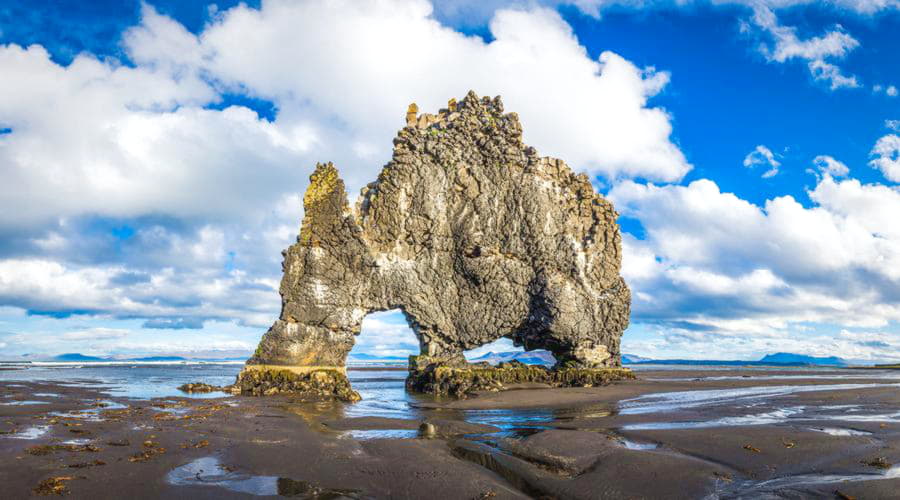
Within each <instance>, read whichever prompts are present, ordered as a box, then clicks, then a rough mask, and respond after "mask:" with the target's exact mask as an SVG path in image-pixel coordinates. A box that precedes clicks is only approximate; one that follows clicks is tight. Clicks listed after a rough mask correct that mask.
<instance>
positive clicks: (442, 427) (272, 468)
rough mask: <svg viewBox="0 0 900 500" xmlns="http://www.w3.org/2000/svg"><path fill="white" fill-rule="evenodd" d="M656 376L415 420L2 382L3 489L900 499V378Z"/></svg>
mask: <svg viewBox="0 0 900 500" xmlns="http://www.w3.org/2000/svg"><path fill="white" fill-rule="evenodd" d="M638 375H639V377H640V379H639V380H635V381H628V382H620V383H617V384H615V385H612V386H608V387H599V388H584V389H540V388H528V389H521V390H510V391H506V392H499V393H486V394H479V395H477V396H476V397H473V398H469V399H466V400H444V401H435V400H434V399H431V398H427V397H415V398H411V399H410V400H409V402H408V403H409V405H411V406H412V408H406V407H405V406H404V405H405V404H406V403H404V404H399V405H394V402H393V401H391V400H390V398H389V397H388V398H385V400H384V401H374V402H372V401H370V402H369V403H368V405H367V404H366V402H365V401H364V402H363V403H361V404H359V405H357V406H348V405H344V404H340V403H297V402H294V401H292V400H291V398H289V397H283V396H282V397H270V398H253V397H235V396H226V395H222V397H221V398H213V399H192V398H186V397H168V398H157V399H150V400H135V399H129V398H122V397H111V396H110V395H108V394H106V393H104V392H102V390H101V389H100V388H96V387H93V386H92V385H91V384H90V383H89V382H86V383H84V384H51V383H37V382H16V383H7V382H0V433H2V434H0V484H2V491H3V497H4V498H25V497H28V496H30V495H36V494H39V493H49V494H53V492H54V488H56V489H57V491H58V492H61V493H67V494H69V495H71V496H72V497H73V498H123V497H131V498H243V497H247V496H250V495H272V496H274V495H279V494H281V495H282V496H295V497H301V498H466V499H468V498H528V497H532V498H534V497H548V498H698V499H700V498H841V496H840V495H845V496H846V497H854V498H866V499H870V498H897V491H900V468H897V467H894V466H893V464H894V463H900V390H898V389H900V387H898V384H900V374H898V373H896V372H894V373H889V372H882V371H865V372H852V371H850V370H825V371H822V372H811V371H804V372H798V371H796V370H786V371H784V372H776V371H750V370H709V371H702V370H690V371H688V370H669V371H662V370H660V371H641V372H639V374H638ZM378 376H379V374H377V373H373V375H372V377H373V378H372V379H371V380H380V379H379V378H377V377H378ZM404 408H406V409H404ZM423 423H427V424H428V425H424V426H423V425H422V424H423ZM53 478H63V479H58V480H56V481H54V480H53Z"/></svg>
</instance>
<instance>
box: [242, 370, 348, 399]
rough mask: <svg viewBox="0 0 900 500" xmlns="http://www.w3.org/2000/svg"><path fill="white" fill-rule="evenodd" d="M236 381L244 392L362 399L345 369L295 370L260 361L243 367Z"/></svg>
mask: <svg viewBox="0 0 900 500" xmlns="http://www.w3.org/2000/svg"><path fill="white" fill-rule="evenodd" d="M234 385H235V387H236V388H239V389H240V393H241V394H246V395H252V396H271V395H274V394H282V393H285V394H288V393H290V394H299V395H302V396H304V397H306V398H308V399H330V398H337V399H339V400H342V401H347V402H351V403H352V402H355V401H359V399H360V397H359V393H357V392H356V391H354V390H353V388H351V387H350V382H349V381H348V380H347V375H346V374H345V373H344V371H343V369H330V368H310V369H308V370H296V369H291V368H284V367H277V366H275V367H267V366H258V365H257V366H253V367H251V368H249V369H244V370H242V371H241V373H239V374H238V379H237V382H235V384H234Z"/></svg>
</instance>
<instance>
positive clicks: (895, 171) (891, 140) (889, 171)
mask: <svg viewBox="0 0 900 500" xmlns="http://www.w3.org/2000/svg"><path fill="white" fill-rule="evenodd" d="M869 155H870V156H873V157H874V159H872V161H870V162H869V165H871V166H872V167H874V168H877V169H878V170H881V173H882V174H883V175H884V177H885V178H886V179H888V180H889V181H893V182H900V136H897V135H896V134H888V135H886V136H884V137H882V138H880V139H878V142H876V143H875V146H873V147H872V151H871V152H870V153H869Z"/></svg>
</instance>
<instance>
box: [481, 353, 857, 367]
mask: <svg viewBox="0 0 900 500" xmlns="http://www.w3.org/2000/svg"><path fill="white" fill-rule="evenodd" d="M512 360H516V361H520V362H522V363H525V364H542V365H552V364H554V363H556V359H555V358H554V357H553V355H552V354H550V353H549V352H547V351H530V352H489V353H487V354H484V355H482V356H479V357H477V358H472V359H470V360H469V361H474V362H480V361H487V362H488V363H491V364H497V363H500V362H509V361H512ZM622 363H623V364H626V365H641V364H646V365H726V366H748V365H750V366H754V365H755V366H847V365H849V364H850V363H848V362H847V361H846V360H844V359H841V358H839V357H836V356H830V357H815V356H806V355H803V354H793V353H787V352H779V353H775V354H768V355H766V356H764V357H763V358H762V359H760V360H758V361H747V360H733V359H729V360H722V359H705V360H696V359H651V358H646V357H643V356H637V355H635V354H623V355H622Z"/></svg>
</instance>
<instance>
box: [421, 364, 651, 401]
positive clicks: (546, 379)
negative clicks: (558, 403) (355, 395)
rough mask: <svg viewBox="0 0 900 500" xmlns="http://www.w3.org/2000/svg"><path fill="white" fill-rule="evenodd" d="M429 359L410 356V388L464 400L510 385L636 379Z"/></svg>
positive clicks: (593, 371)
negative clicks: (476, 394)
mask: <svg viewBox="0 0 900 500" xmlns="http://www.w3.org/2000/svg"><path fill="white" fill-rule="evenodd" d="M421 358H426V357H425V356H410V369H409V377H408V378H407V379H406V387H407V388H408V389H410V390H413V391H416V392H426V393H430V394H437V395H449V396H455V397H458V398H464V397H466V396H467V395H468V394H469V393H472V392H477V391H500V390H504V389H506V388H507V386H508V385H510V384H544V385H547V386H549V387H595V386H602V385H607V384H610V383H612V382H615V381H618V380H628V379H633V378H635V377H634V373H633V372H632V371H631V370H630V369H628V368H578V367H575V368H565V367H556V368H554V369H549V368H547V367H545V366H542V365H526V364H524V363H520V362H518V361H512V362H509V363H500V364H499V365H497V366H490V365H487V364H486V363H478V364H468V363H467V364H464V365H461V364H458V363H457V364H452V363H451V364H447V363H446V362H445V360H438V361H437V362H433V361H432V360H427V359H426V360H423V359H421Z"/></svg>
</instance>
